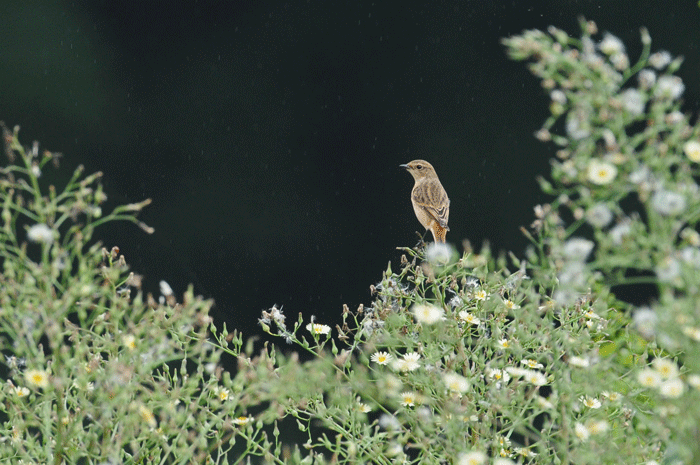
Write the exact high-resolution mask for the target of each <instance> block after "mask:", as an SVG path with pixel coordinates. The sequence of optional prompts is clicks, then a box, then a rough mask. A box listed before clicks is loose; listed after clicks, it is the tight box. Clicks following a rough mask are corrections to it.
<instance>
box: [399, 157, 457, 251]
mask: <svg viewBox="0 0 700 465" xmlns="http://www.w3.org/2000/svg"><path fill="white" fill-rule="evenodd" d="M399 166H400V167H401V168H405V169H406V170H407V171H408V172H409V173H411V176H413V179H415V181H416V183H415V184H414V185H413V190H412V191H411V203H412V204H413V211H414V212H416V217H417V218H418V221H420V224H422V225H423V227H424V228H425V229H426V230H430V232H432V233H433V239H434V240H435V242H442V243H444V242H445V235H446V234H447V231H449V230H450V228H449V227H448V226H447V219H448V217H449V216H450V199H449V198H448V197H447V192H445V188H444V187H442V184H440V179H438V176H437V174H436V173H435V168H433V165H431V164H430V163H428V162H427V161H425V160H413V161H412V162H409V163H407V164H405V165H399Z"/></svg>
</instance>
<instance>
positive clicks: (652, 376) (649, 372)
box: [637, 368, 661, 387]
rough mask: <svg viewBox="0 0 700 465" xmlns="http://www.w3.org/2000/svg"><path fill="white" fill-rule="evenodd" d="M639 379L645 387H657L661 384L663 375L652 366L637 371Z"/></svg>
mask: <svg viewBox="0 0 700 465" xmlns="http://www.w3.org/2000/svg"><path fill="white" fill-rule="evenodd" d="M637 381H638V382H639V384H641V385H642V386H644V387H656V386H658V385H659V384H661V375H660V374H659V372H658V371H656V370H654V369H652V368H645V369H643V370H640V371H639V373H637Z"/></svg>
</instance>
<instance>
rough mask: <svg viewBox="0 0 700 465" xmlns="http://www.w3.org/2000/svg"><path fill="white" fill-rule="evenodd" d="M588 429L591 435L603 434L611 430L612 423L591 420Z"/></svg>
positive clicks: (587, 424) (587, 425)
mask: <svg viewBox="0 0 700 465" xmlns="http://www.w3.org/2000/svg"><path fill="white" fill-rule="evenodd" d="M586 429H588V432H589V433H591V434H602V433H605V432H606V431H608V430H609V429H610V423H608V422H607V421H606V420H591V421H589V422H588V423H586Z"/></svg>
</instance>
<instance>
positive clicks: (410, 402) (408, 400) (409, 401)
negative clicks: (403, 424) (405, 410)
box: [400, 391, 417, 407]
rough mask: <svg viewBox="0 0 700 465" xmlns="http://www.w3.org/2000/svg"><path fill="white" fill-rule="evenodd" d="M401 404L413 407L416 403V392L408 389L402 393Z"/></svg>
mask: <svg viewBox="0 0 700 465" xmlns="http://www.w3.org/2000/svg"><path fill="white" fill-rule="evenodd" d="M400 397H401V405H403V406H404V407H413V406H415V405H416V402H417V397H416V393H415V392H411V391H406V392H402V393H401V396H400Z"/></svg>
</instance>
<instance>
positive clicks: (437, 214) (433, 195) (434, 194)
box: [415, 182, 450, 230]
mask: <svg viewBox="0 0 700 465" xmlns="http://www.w3.org/2000/svg"><path fill="white" fill-rule="evenodd" d="M418 189H419V191H418V192H415V194H416V195H415V200H416V203H417V204H418V205H420V206H421V207H423V208H424V209H425V210H426V211H427V212H428V213H429V214H430V216H432V217H433V218H435V221H437V222H438V224H439V225H440V227H442V228H445V229H447V230H449V228H448V227H447V220H448V219H449V216H450V199H449V198H447V192H445V189H444V188H443V187H442V185H441V184H440V183H439V182H437V183H435V182H431V183H424V184H422V185H421V186H419V188H418Z"/></svg>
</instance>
